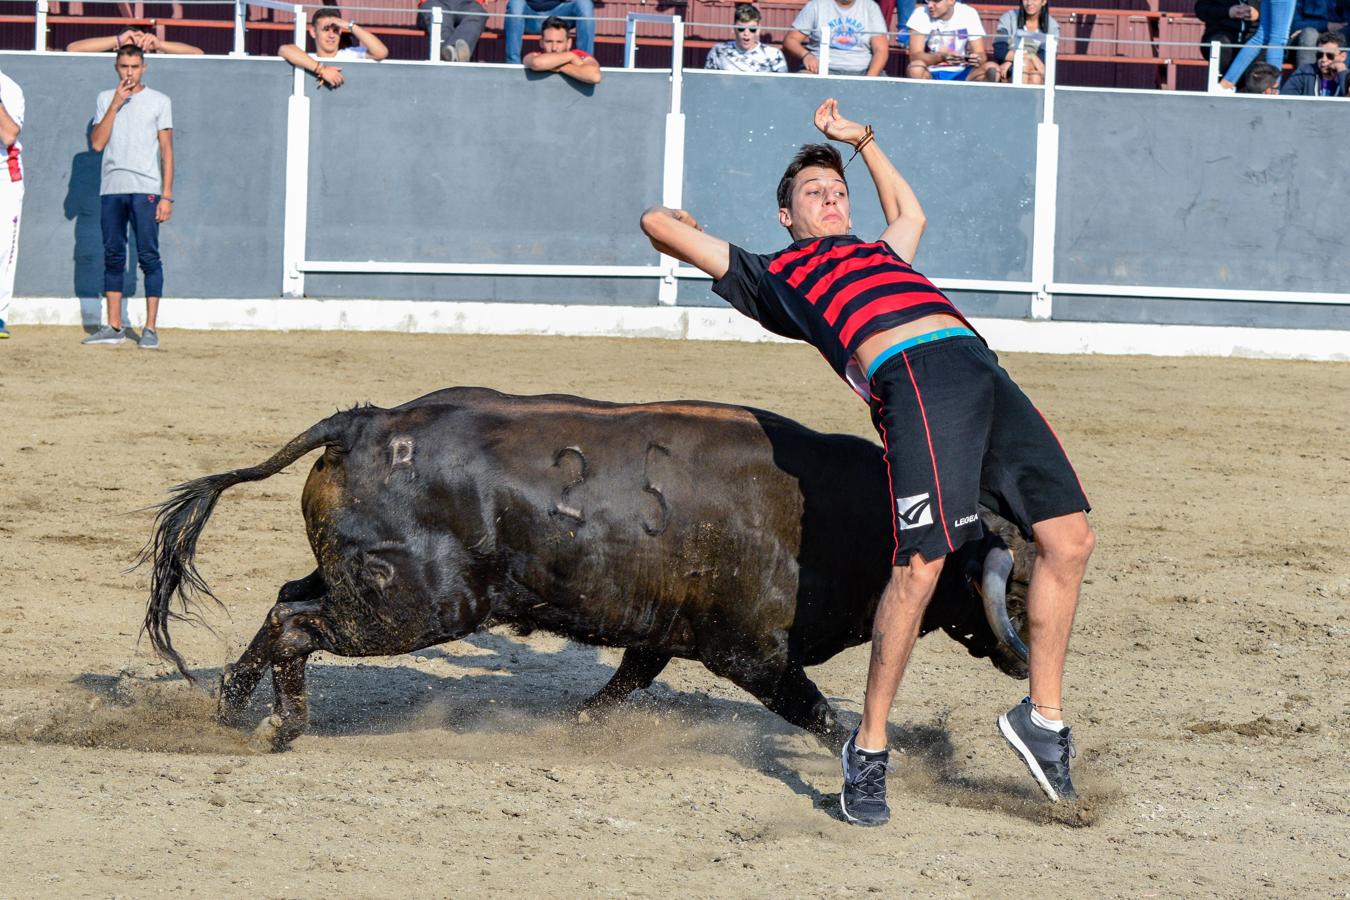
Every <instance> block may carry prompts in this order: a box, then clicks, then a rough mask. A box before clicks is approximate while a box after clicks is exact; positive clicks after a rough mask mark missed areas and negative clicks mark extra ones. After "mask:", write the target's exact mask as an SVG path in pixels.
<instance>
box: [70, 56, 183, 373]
mask: <svg viewBox="0 0 1350 900" xmlns="http://www.w3.org/2000/svg"><path fill="white" fill-rule="evenodd" d="M115 66H116V69H117V77H118V83H117V87H116V88H115V89H113V90H107V91H104V92H103V93H101V94H99V95H98V104H97V108H96V110H95V112H94V130H93V131H92V132H91V133H90V135H89V144H90V146H91V147H92V148H93V149H94V150H95V151H96V152H97V151H102V152H103V170H102V180H101V182H100V185H99V200H100V202H101V204H102V211H101V212H102V225H103V293H104V295H105V296H106V297H107V298H108V324H107V325H106V326H104V327H103V328H100V329H99V330H98V331H96V332H94V333H93V334H91V335H89V337H87V338H85V339H84V343H86V344H120V343H123V342H124V341H125V340H127V336H126V332H125V330H124V328H123V321H122V280H123V277H124V274H125V270H126V265H127V225H128V224H130V225H131V227H132V228H134V229H135V232H136V253H137V257H138V260H139V262H140V266H141V274H142V278H143V285H144V288H145V329H144V331H143V332H142V334H141V340H140V342H139V343H140V346H141V347H143V348H144V349H146V350H154V349H156V348H158V347H159V335H158V334H157V333H156V331H155V320H156V319H157V317H158V315H159V298H160V296H161V295H162V294H163V290H164V266H163V265H162V263H161V262H160V259H159V226H160V224H161V223H162V222H167V221H169V217H170V216H171V215H173V165H174V160H173V108H172V105H171V104H170V102H169V98H168V97H166V96H164V95H163V94H161V93H160V92H159V91H156V90H151V89H150V88H148V87H146V86H145V85H144V84H142V83H141V79H142V77H144V75H145V69H146V65H145V52H144V51H143V50H142V49H141V48H140V47H138V46H136V45H135V44H127V45H124V46H122V47H121V48H119V49H118V51H117V60H116V63H115Z"/></svg>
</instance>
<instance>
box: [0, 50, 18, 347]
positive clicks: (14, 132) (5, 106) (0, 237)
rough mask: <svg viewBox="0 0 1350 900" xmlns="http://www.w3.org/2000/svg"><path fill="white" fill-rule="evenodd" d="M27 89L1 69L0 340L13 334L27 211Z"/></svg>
mask: <svg viewBox="0 0 1350 900" xmlns="http://www.w3.org/2000/svg"><path fill="white" fill-rule="evenodd" d="M23 107H24V103H23V88H21V87H19V85H18V84H17V83H16V82H15V81H14V79H12V78H10V77H9V76H8V75H6V74H5V73H3V72H0V143H3V144H4V147H5V169H4V171H3V172H0V340H3V339H4V338H7V337H9V329H8V328H7V327H6V326H5V320H6V319H7V318H9V300H10V298H11V297H13V296H14V268H15V264H16V263H17V262H18V259H19V216H20V215H21V214H22V213H23V160H22V159H21V158H20V156H19V154H20V153H21V152H22V150H23V148H22V147H21V146H20V145H19V132H20V131H22V130H23V112H24V109H23Z"/></svg>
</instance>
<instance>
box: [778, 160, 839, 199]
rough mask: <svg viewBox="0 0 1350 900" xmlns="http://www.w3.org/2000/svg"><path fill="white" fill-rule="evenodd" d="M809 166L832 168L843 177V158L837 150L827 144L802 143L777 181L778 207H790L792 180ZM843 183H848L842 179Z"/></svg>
mask: <svg viewBox="0 0 1350 900" xmlns="http://www.w3.org/2000/svg"><path fill="white" fill-rule="evenodd" d="M811 166H820V167H821V168H823V169H833V170H834V171H836V172H838V173H839V177H840V178H844V158H843V157H842V156H840V155H839V151H838V150H836V149H834V147H832V146H830V145H829V144H803V145H802V149H800V150H798V151H797V155H796V156H794V157H792V162H790V163H788V167H787V171H786V172H784V173H783V177H782V178H781V179H780V180H779V182H778V208H779V209H791V208H792V180H793V179H794V178H796V177H797V173H798V172H800V171H801V170H802V169H807V168H810V167H811ZM844 184H848V180H847V179H845V180H844Z"/></svg>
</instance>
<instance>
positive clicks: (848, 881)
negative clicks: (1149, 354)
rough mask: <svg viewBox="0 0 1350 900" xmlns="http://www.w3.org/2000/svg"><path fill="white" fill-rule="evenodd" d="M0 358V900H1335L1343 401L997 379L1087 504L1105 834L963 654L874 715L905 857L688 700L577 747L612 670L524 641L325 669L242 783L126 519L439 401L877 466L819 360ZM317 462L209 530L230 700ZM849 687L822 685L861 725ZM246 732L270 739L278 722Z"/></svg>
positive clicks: (1087, 636) (1091, 377)
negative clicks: (173, 492)
mask: <svg viewBox="0 0 1350 900" xmlns="http://www.w3.org/2000/svg"><path fill="white" fill-rule="evenodd" d="M81 336H82V335H81V333H80V332H79V331H78V330H75V329H62V328H37V329H19V330H17V331H16V334H15V337H14V339H13V340H12V341H8V342H6V343H5V344H0V397H3V426H0V548H3V549H2V550H0V561H3V564H4V578H3V580H2V581H0V859H3V860H5V861H6V862H5V865H4V868H5V870H6V871H5V873H4V877H3V882H0V895H4V896H44V897H45V896H111V895H122V896H148V895H154V894H162V893H173V894H192V895H200V896H212V897H215V896H250V897H322V896H340V897H400V898H403V897H422V896H511V895H524V896H541V895H558V896H572V895H587V896H665V895H682V896H693V897H705V896H706V897H723V896H775V897H778V896H817V895H845V894H857V893H869V892H870V893H877V894H881V895H891V896H895V895H902V894H919V895H938V896H948V895H959V896H994V895H999V896H1012V897H1021V896H1033V895H1034V896H1045V895H1052V896H1060V897H1065V896H1067V897H1075V896H1128V897H1149V896H1177V895H1224V896H1238V895H1242V896H1248V895H1280V896H1295V895H1297V896H1305V895H1306V896H1345V895H1346V892H1347V891H1350V776H1348V775H1347V769H1348V768H1350V767H1347V752H1346V747H1347V746H1350V691H1347V688H1346V685H1347V684H1350V653H1348V652H1347V644H1348V643H1350V618H1347V617H1348V616H1350V558H1348V557H1347V553H1346V548H1347V543H1348V542H1347V540H1346V530H1345V525H1344V522H1345V518H1346V515H1345V514H1346V506H1347V501H1348V500H1350V366H1346V365H1343V364H1340V365H1338V364H1313V363H1286V362H1261V361H1244V360H1199V359H1183V360H1157V359H1139V358H1103V357H1050V356H1044V357H1040V356H1014V355H1007V356H1006V357H1005V359H1004V363H1005V365H1007V366H1008V368H1009V369H1010V370H1011V371H1012V373H1013V375H1014V376H1015V377H1016V378H1017V379H1018V380H1019V381H1020V382H1021V383H1022V385H1023V386H1024V387H1025V388H1026V389H1027V390H1028V392H1029V393H1030V394H1031V395H1032V396H1033V397H1034V398H1035V399H1036V400H1037V401H1038V403H1039V405H1040V406H1041V407H1042V408H1043V409H1044V410H1045V411H1046V413H1047V415H1048V416H1049V417H1050V419H1051V421H1052V422H1054V423H1055V424H1056V427H1057V429H1058V430H1059V432H1060V434H1061V436H1062V437H1063V439H1064V441H1065V443H1066V445H1067V447H1068V449H1069V452H1070V454H1071V455H1072V457H1073V458H1074V460H1075V462H1076V463H1077V465H1078V468H1079V471H1080V474H1081V475H1082V478H1083V481H1084V483H1085V484H1086V486H1087V489H1088V493H1089V494H1090V495H1091V496H1092V498H1093V501H1094V502H1095V503H1096V506H1097V508H1096V511H1095V512H1094V514H1093V521H1094V523H1095V525H1096V527H1097V530H1098V541H1099V543H1098V551H1097V554H1096V556H1095V558H1094V560H1093V564H1092V567H1091V571H1090V573H1089V580H1088V581H1089V583H1088V584H1087V585H1086V587H1085V594H1084V601H1083V604H1082V606H1081V609H1080V612H1079V618H1078V627H1077V630H1076V631H1075V639H1074V644H1073V647H1072V648H1071V657H1070V662H1069V674H1068V694H1067V698H1068V700H1069V704H1070V706H1071V719H1072V722H1073V724H1074V725H1075V726H1076V728H1075V734H1076V736H1077V740H1078V742H1079V746H1080V747H1081V748H1082V749H1081V754H1080V756H1079V758H1078V761H1077V765H1078V769H1077V772H1078V778H1079V782H1080V785H1081V786H1082V788H1083V789H1084V791H1085V794H1086V800H1085V801H1084V803H1083V804H1082V805H1081V807H1079V808H1076V809H1072V810H1063V811H1057V812H1054V813H1051V812H1048V811H1047V810H1046V808H1045V807H1044V806H1043V805H1042V804H1041V803H1040V801H1039V800H1038V799H1037V798H1038V792H1037V791H1036V790H1035V788H1034V787H1033V784H1032V782H1031V780H1030V778H1029V777H1028V776H1027V774H1026V773H1025V770H1024V769H1023V767H1022V765H1021V763H1020V762H1019V761H1018V760H1016V759H1015V758H1014V757H1013V755H1012V754H1011V753H1010V751H1009V750H1008V749H1007V747H1006V746H1005V745H1004V744H1003V742H1002V740H1001V739H1000V738H999V737H998V735H997V732H996V730H995V728H994V719H995V717H996V716H997V715H998V713H1000V712H1002V711H1003V709H1004V708H1005V707H1007V706H1009V705H1011V704H1012V703H1014V702H1016V701H1017V700H1018V699H1019V698H1020V697H1021V696H1022V694H1021V693H1020V692H1021V691H1022V686H1021V685H1020V684H1016V683H1013V682H1011V681H1010V680H1009V679H1007V678H1005V677H1004V676H1002V675H1000V674H998V673H997V672H996V671H995V670H994V669H993V667H992V666H990V665H989V664H988V663H986V662H984V661H977V660H972V659H970V658H969V657H968V656H967V655H966V653H965V652H964V650H962V649H961V648H960V647H959V646H957V645H956V644H955V643H953V642H952V641H950V640H948V639H946V638H945V637H943V636H941V635H932V636H930V637H928V638H926V639H925V640H924V641H922V642H921V644H920V646H919V649H918V651H917V653H916V656H915V659H914V662H913V664H912V666H911V669H910V675H909V678H908V680H907V681H906V683H905V685H904V687H903V688H902V691H901V695H900V698H899V700H898V702H897V705H896V709H895V711H894V713H893V715H892V722H893V726H894V728H893V731H894V736H895V742H896V744H897V745H898V746H899V747H901V748H902V749H903V751H904V752H903V754H901V755H899V756H898V758H897V759H896V766H895V771H894V772H893V773H892V776H891V798H892V801H891V802H892V805H893V809H894V819H893V821H892V823H891V824H890V826H889V827H886V828H882V829H870V830H869V829H858V828H852V827H849V826H847V825H845V824H844V823H842V822H841V821H840V820H839V817H838V812H837V792H838V789H839V773H838V767H837V762H836V760H835V759H834V758H833V757H832V756H831V755H830V754H829V753H828V752H827V751H826V750H824V749H822V748H821V747H820V745H819V744H818V743H817V742H815V741H814V740H813V739H811V738H809V737H807V736H805V735H804V734H802V733H801V732H798V731H796V730H795V729H793V728H791V727H790V726H788V725H786V724H785V723H783V722H782V721H781V720H779V719H777V718H776V717H775V716H773V715H772V714H770V713H768V712H767V711H766V710H764V709H763V707H761V706H760V705H758V704H757V703H756V702H755V701H754V700H753V699H752V698H750V697H749V696H748V695H745V694H743V693H741V692H740V691H739V690H738V689H736V688H735V687H733V686H732V685H730V684H729V683H727V682H724V681H721V680H719V679H717V678H715V677H714V676H712V675H711V674H709V673H708V672H707V671H706V670H704V669H703V668H702V667H701V666H699V665H697V664H694V663H689V662H681V661H676V662H675V663H673V664H672V665H671V666H670V668H668V669H667V671H666V673H665V674H664V675H663V676H662V678H661V679H660V680H659V681H658V683H657V684H656V685H655V686H654V687H653V688H652V689H651V690H650V691H648V692H645V693H643V694H640V695H637V698H636V702H635V703H633V704H631V705H630V707H629V708H628V709H627V710H625V711H624V712H622V713H620V714H619V715H617V716H616V717H615V718H614V719H612V720H610V721H608V722H606V723H605V724H603V725H600V724H574V723H572V722H571V721H569V720H568V719H566V718H565V717H563V716H561V715H560V714H561V713H562V712H563V711H564V710H565V709H566V708H567V706H568V705H569V704H570V703H573V702H575V701H576V700H578V699H580V698H581V697H582V696H584V695H586V694H588V693H589V692H591V691H592V690H594V689H595V688H597V687H598V686H599V685H601V684H602V683H603V682H604V681H605V679H606V678H607V677H608V675H609V672H610V671H611V669H612V667H613V666H614V665H615V663H616V661H617V653H614V652H610V651H597V650H595V649H592V648H586V647H579V646H576V645H571V644H568V643H566V642H564V641H561V640H559V639H556V638H553V637H550V636H547V635H535V636H532V637H530V638H528V639H519V638H515V637H512V636H511V635H509V634H507V633H505V632H494V633H482V634H478V635H475V636H474V637H472V638H471V639H469V640H466V641H463V642H460V643H457V644H451V645H446V646H443V647H439V648H433V649H430V650H427V651H424V652H422V653H420V654H418V655H417V656H416V657H399V658H390V659H375V660H366V661H359V662H358V661H349V660H345V659H338V658H333V657H330V656H319V657H315V659H314V660H313V661H312V663H311V666H310V689H311V697H312V728H311V731H310V733H308V734H307V735H305V736H304V737H302V738H300V739H299V740H298V741H297V742H296V744H295V747H294V749H293V750H292V751H291V752H288V753H283V754H275V755H273V754H259V753H255V752H253V751H252V750H251V749H250V746H249V744H248V743H247V741H246V736H245V735H243V734H241V733H236V732H233V731H229V730H226V729H223V728H220V727H218V726H216V725H215V724H214V723H213V721H212V719H211V711H212V709H213V704H212V702H211V701H210V700H209V699H207V698H206V697H205V696H204V695H202V694H198V693H195V692H194V691H192V690H190V689H189V688H187V687H186V686H185V684H184V682H183V681H182V680H181V679H180V678H177V677H176V676H174V677H170V676H169V674H168V670H167V668H166V667H165V666H164V665H163V664H161V663H159V662H158V661H157V660H155V659H154V658H152V656H151V655H150V653H149V651H148V648H147V645H146V644H145V642H141V643H140V644H138V643H137V631H138V628H139V624H140V618H141V616H142V614H143V609H144V603H145V599H146V585H147V576H146V574H145V573H144V572H143V571H142V572H132V573H128V572H127V571H126V569H127V566H128V564H129V563H130V562H131V560H132V559H133V557H134V556H135V554H136V551H137V550H138V549H139V547H140V546H141V544H142V543H143V542H144V540H145V539H146V537H147V535H148V534H149V530H150V522H151V516H150V514H149V513H148V512H146V511H144V510H143V508H144V507H146V506H147V505H149V504H151V503H154V502H157V501H158V500H160V499H162V498H163V496H164V491H165V489H166V488H167V487H168V486H170V485H172V484H175V483H177V482H180V481H183V480H185V479H188V478H191V477H195V476H198V475H202V474H206V473H210V472H218V471H222V470H225V469H229V468H234V467H237V466H241V465H248V464H253V463H256V462H260V461H261V460H262V459H264V458H265V457H267V456H268V455H270V454H271V453H272V452H273V451H274V450H275V449H277V448H279V447H280V446H281V445H282V443H283V442H284V441H285V440H287V439H289V438H290V437H291V436H292V435H294V434H296V433H298V432H300V431H302V430H303V429H305V428H307V427H308V426H309V425H310V424H312V423H313V422H314V421H315V420H317V419H319V418H321V417H323V416H325V415H327V414H329V413H331V412H332V411H333V410H334V409H336V408H339V407H345V406H349V405H351V404H352V403H354V402H356V401H366V400H369V401H371V402H374V403H376V404H379V405H393V404H396V403H399V402H402V401H405V400H408V399H411V398H412V397H415V396H418V395H420V394H422V393H425V392H427V391H430V390H432V389H435V388H439V387H442V386H446V385H452V384H471V383H478V384H485V385H489V386H493V387H498V388H502V389H506V390H513V391H516V392H521V393H531V392H543V391H565V392H573V393H579V394H585V395H590V396H593V397H599V398H605V399H615V400H656V399H669V398H691V397H692V398H705V399H713V400H723V401H729V402H734V403H746V404H752V405H757V406H763V407H767V408H770V409H774V410H777V411H780V412H783V413H786V414H788V415H791V416H793V417H796V418H798V419H800V420H801V421H803V422H805V423H807V424H809V425H811V426H814V427H816V428H819V429H823V430H838V431H851V432H856V433H859V434H869V433H870V425H869V423H868V420H867V414H866V410H865V408H864V407H863V405H862V404H861V403H858V402H857V401H855V400H853V399H851V397H850V393H849V391H848V389H847V388H845V387H844V386H843V385H842V384H840V383H838V382H837V381H836V380H835V378H834V376H833V375H832V374H831V373H830V372H829V371H828V369H827V367H826V366H825V365H823V364H822V363H821V361H820V359H819V357H818V355H817V354H816V353H815V352H814V351H812V350H810V349H809V348H806V347H802V346H783V345H763V346H748V345H732V344H703V345H696V344H684V343H674V342H654V341H639V340H631V341H618V340H575V339H573V340H568V339H536V338H529V339H505V338H460V337H445V336H425V335H423V336H413V335H402V334H336V333H322V334H321V333H309V334H264V333H191V332H176V331H172V330H169V331H166V332H165V333H164V335H163V340H164V347H165V349H164V350H162V351H160V352H159V353H144V352H140V351H138V350H136V349H135V348H133V347H130V346H127V347H117V348H85V347H81V346H79V343H78V342H79V339H80V337H81ZM310 462H311V460H305V461H303V462H301V463H298V464H296V465H295V466H293V467H292V468H291V469H290V470H288V471H286V472H285V473H283V474H281V475H279V476H276V477H275V478H273V479H271V480H269V481H266V482H262V483H260V484H253V485H244V486H241V487H238V488H235V489H232V490H231V491H229V492H228V493H227V494H226V495H225V496H224V498H223V499H222V501H221V504H220V506H219V507H218V509H217V511H216V513H215V516H214V518H213V519H212V521H211V524H210V525H209V526H208V528H207V530H206V532H205V535H204V537H203V540H202V550H203V559H202V569H203V572H204V573H205V574H206V576H207V578H208V580H210V582H211V583H212V584H213V586H214V587H215V588H216V589H217V591H218V593H219V594H220V596H221V598H222V599H223V600H224V602H225V604H226V606H227V608H228V611H229V615H228V616H226V615H225V614H224V613H221V612H219V611H212V612H211V613H210V615H209V621H210V622H211V623H212V625H213V626H215V628H216V629H217V631H218V633H219V636H218V637H213V636H212V635H211V634H210V633H209V632H207V631H206V630H203V629H200V628H198V629H192V628H189V627H186V626H179V627H177V628H176V631H175V637H176V638H177V640H178V644H179V647H180V648H181V649H182V650H183V651H184V654H185V656H186V657H187V658H188V659H189V661H190V662H191V663H192V664H193V666H194V667H197V668H198V669H199V670H201V671H203V674H205V675H207V676H209V677H211V678H212V679H214V677H215V676H216V675H217V674H218V670H219V667H220V666H221V665H222V664H223V663H224V662H226V661H228V660H231V659H233V658H234V657H235V656H236V655H237V654H238V653H239V652H240V650H241V649H242V645H243V643H244V642H245V641H247V640H248V639H249V638H250V637H251V636H252V634H253V632H254V631H255V630H256V628H257V627H258V625H259V624H260V622H261V620H262V618H263V615H264V613H265V612H266V611H267V609H268V607H269V606H270V605H271V602H272V599H273V597H274V596H275V592H276V590H277V587H278V586H279V585H280V584H281V583H282V582H283V581H285V580H287V579H291V578H295V577H299V576H300V575H303V574H305V573H307V572H308V571H309V570H310V568H311V566H312V560H311V557H310V555H309V551H308V547H307V545H306V543H305V538H304V531H303V523H302V521H301V518H300V511H299V503H298V501H299V495H300V488H301V485H302V484H303V480H304V478H305V475H306V473H307V472H308V470H309V465H310ZM865 667H866V649H865V648H855V649H854V650H851V651H849V652H846V653H844V654H842V655H840V656H838V657H836V658H835V659H834V660H832V661H831V662H830V663H828V664H827V665H824V666H821V667H819V668H816V669H813V670H812V672H811V674H812V677H813V678H814V679H815V680H816V681H817V682H818V683H819V684H820V686H821V688H822V690H823V691H824V692H825V694H826V695H827V696H830V697H832V698H835V699H836V702H837V703H838V705H839V707H840V708H841V709H842V710H843V711H844V714H845V715H846V716H848V717H850V718H852V717H856V716H857V714H858V710H859V705H858V701H859V700H860V698H861V692H862V685H863V678H864V673H865ZM259 697H260V698H261V699H260V700H259V701H258V702H257V704H256V708H255V709H254V710H253V712H254V714H255V716H256V717H259V718H260V717H261V716H263V715H264V714H265V712H266V705H265V702H263V701H264V700H266V699H267V698H270V690H269V689H268V687H267V682H264V685H263V688H262V689H261V690H260V692H259Z"/></svg>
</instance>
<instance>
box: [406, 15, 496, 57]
mask: <svg viewBox="0 0 1350 900" xmlns="http://www.w3.org/2000/svg"><path fill="white" fill-rule="evenodd" d="M434 6H439V7H440V8H441V9H442V10H444V14H443V15H442V16H441V59H442V60H444V61H445V62H468V61H469V58H470V57H471V56H473V51H474V48H475V47H477V46H478V38H480V37H481V36H482V34H483V25H484V24H485V23H486V22H487V18H486V17H484V16H483V14H482V13H483V11H484V10H483V5H482V4H481V3H479V2H478V0H422V5H421V6H419V7H417V8H418V10H420V12H419V13H418V14H417V19H418V21H419V22H421V23H422V28H423V29H425V30H426V32H427V34H431V9H432V7H434ZM475 14H476V15H475Z"/></svg>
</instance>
